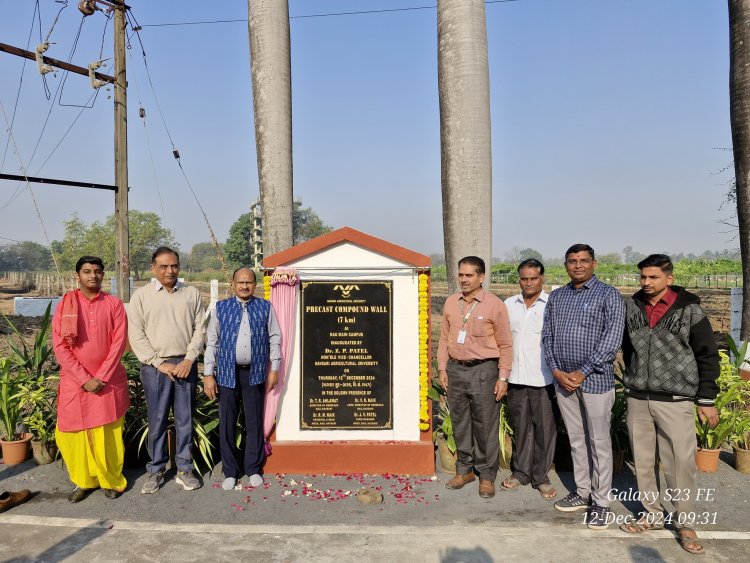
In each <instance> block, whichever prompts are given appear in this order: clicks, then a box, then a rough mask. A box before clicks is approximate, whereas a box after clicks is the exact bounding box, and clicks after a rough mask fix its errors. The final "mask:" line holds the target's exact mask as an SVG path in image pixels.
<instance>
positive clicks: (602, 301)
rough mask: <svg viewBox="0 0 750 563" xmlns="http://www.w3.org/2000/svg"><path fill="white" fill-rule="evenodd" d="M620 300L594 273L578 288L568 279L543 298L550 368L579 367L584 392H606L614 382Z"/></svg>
mask: <svg viewBox="0 0 750 563" xmlns="http://www.w3.org/2000/svg"><path fill="white" fill-rule="evenodd" d="M624 327H625V303H624V301H623V299H622V297H621V296H620V293H619V292H618V291H617V290H616V289H615V288H614V287H612V286H610V285H607V284H605V283H602V282H601V281H599V280H598V279H597V277H596V276H593V277H592V278H591V279H589V280H588V281H586V282H585V283H584V284H583V285H581V287H579V288H575V287H573V284H571V283H569V284H567V285H565V286H563V287H561V288H558V289H556V290H555V291H553V292H552V293H551V294H550V296H549V300H548V302H547V308H546V310H545V314H544V327H543V329H542V345H543V346H544V354H545V357H546V358H547V363H548V364H549V366H550V368H551V369H552V370H553V371H554V370H562V371H565V372H573V371H576V370H581V372H582V373H583V374H584V375H585V376H586V379H585V380H584V381H583V383H582V384H581V387H580V389H581V391H583V392H584V393H606V392H607V391H609V390H610V389H612V387H613V385H614V368H613V365H612V363H613V362H614V359H615V356H616V355H617V351H618V350H619V348H620V345H621V344H622V335H623V330H624Z"/></svg>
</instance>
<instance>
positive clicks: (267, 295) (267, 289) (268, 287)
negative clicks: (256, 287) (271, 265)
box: [263, 275, 271, 299]
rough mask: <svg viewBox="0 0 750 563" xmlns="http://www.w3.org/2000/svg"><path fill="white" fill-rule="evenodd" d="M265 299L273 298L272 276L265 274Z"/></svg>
mask: <svg viewBox="0 0 750 563" xmlns="http://www.w3.org/2000/svg"><path fill="white" fill-rule="evenodd" d="M263 299H271V276H269V275H265V276H263Z"/></svg>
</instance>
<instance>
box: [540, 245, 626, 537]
mask: <svg viewBox="0 0 750 563" xmlns="http://www.w3.org/2000/svg"><path fill="white" fill-rule="evenodd" d="M565 269H566V271H567V272H568V276H569V277H570V283H569V284H567V285H565V286H563V287H561V288H558V289H556V290H555V291H553V292H552V293H551V294H550V296H549V300H548V302H547V308H546V311H545V315H544V326H543V329H542V345H543V346H544V354H545V357H546V358H547V363H548V364H549V367H550V369H551V370H552V375H553V376H554V378H555V383H556V385H557V390H558V391H557V402H558V405H559V406H560V412H561V413H562V417H563V420H564V421H565V427H566V428H567V430H568V436H569V438H570V450H571V454H572V457H573V472H574V477H575V482H576V491H575V492H572V493H570V494H569V495H568V496H567V497H565V498H564V499H562V500H559V501H557V502H556V503H555V508H556V509H557V510H560V511H562V512H576V511H579V510H586V511H587V514H586V519H585V522H586V524H587V525H588V527H589V528H592V529H596V530H602V529H606V528H607V527H609V524H610V522H611V513H610V510H609V503H610V500H609V498H608V495H607V493H608V491H609V490H610V488H611V486H612V440H611V438H610V433H609V428H610V419H611V415H612V404H613V403H614V400H615V389H614V382H615V378H614V369H613V365H612V364H613V362H614V359H615V356H616V354H617V351H618V350H619V348H620V344H621V343H622V336H623V329H624V326H625V303H624V301H623V299H622V297H621V296H620V293H619V292H618V291H617V290H616V289H615V288H614V287H612V286H609V285H607V284H605V283H602V282H601V281H599V280H598V279H597V277H596V276H595V275H594V270H595V269H596V260H595V259H594V249H593V248H591V247H590V246H589V245H588V244H574V245H573V246H571V247H570V248H569V249H568V250H567V252H566V253H565Z"/></svg>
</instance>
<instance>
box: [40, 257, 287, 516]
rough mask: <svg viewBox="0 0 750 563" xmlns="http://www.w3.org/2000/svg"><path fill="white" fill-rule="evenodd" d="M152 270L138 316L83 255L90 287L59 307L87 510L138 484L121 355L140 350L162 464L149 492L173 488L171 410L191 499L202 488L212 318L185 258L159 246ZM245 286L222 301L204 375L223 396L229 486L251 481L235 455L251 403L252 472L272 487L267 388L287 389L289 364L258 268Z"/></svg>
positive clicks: (70, 447) (57, 336)
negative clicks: (258, 283) (265, 467)
mask: <svg viewBox="0 0 750 563" xmlns="http://www.w3.org/2000/svg"><path fill="white" fill-rule="evenodd" d="M151 272H152V273H153V275H154V279H153V280H152V283H150V284H147V285H145V286H143V287H141V288H139V289H138V290H136V291H135V292H134V293H133V296H132V299H131V301H130V304H129V305H128V310H127V314H126V313H125V307H124V306H123V304H122V302H121V301H120V300H119V299H117V298H116V297H113V296H111V295H109V294H107V293H106V292H104V291H102V281H103V279H104V264H103V262H102V260H101V259H100V258H98V257H95V256H83V257H81V258H80V260H78V263H77V264H76V274H75V275H76V279H77V281H78V285H79V289H76V290H73V291H70V292H68V293H66V294H65V296H64V297H63V299H62V301H61V303H60V304H59V305H58V307H57V309H56V310H55V314H54V316H53V320H52V339H53V347H54V351H55V355H56V356H57V359H58V362H59V364H60V386H59V396H58V419H57V430H56V435H55V437H56V440H57V444H58V447H59V449H60V452H61V454H62V457H63V459H64V461H65V464H66V466H67V468H68V473H69V476H70V479H71V481H72V482H73V483H74V484H75V489H74V490H73V492H72V493H71V494H70V496H69V497H68V500H69V501H70V502H73V503H75V502H80V501H82V500H83V499H85V498H86V497H87V496H88V495H90V494H91V493H92V492H93V491H95V490H97V489H99V488H101V489H104V494H105V496H106V497H108V498H117V497H118V496H119V495H120V494H122V492H123V491H124V490H125V488H126V486H127V482H126V479H125V477H124V476H123V473H122V466H123V457H124V449H123V438H122V429H123V421H124V417H125V412H126V411H127V409H128V406H129V404H130V399H129V397H130V395H129V389H128V381H127V376H126V373H125V369H124V368H123V366H122V364H121V362H120V358H121V357H122V354H123V352H124V351H125V349H126V346H127V345H128V343H129V345H130V347H131V348H132V350H133V352H134V353H135V355H136V356H137V357H138V360H139V361H140V362H141V368H140V379H141V383H142V384H143V389H144V392H145V397H146V404H147V409H148V414H147V416H148V440H147V449H148V454H149V458H150V461H149V462H148V464H147V465H146V470H147V473H148V474H147V476H146V479H145V481H144V483H143V485H142V487H141V492H142V493H144V494H152V493H155V492H156V491H158V490H159V487H161V485H162V484H163V483H164V474H165V469H166V466H167V461H168V459H169V455H168V450H167V428H168V426H169V423H170V412H172V413H173V417H174V431H175V452H174V454H175V456H174V457H175V465H176V466H177V474H176V476H175V481H176V483H177V484H178V485H180V486H181V487H182V488H183V489H185V490H188V491H191V490H194V489H198V488H200V487H201V482H200V480H199V479H198V478H197V477H196V476H195V474H194V472H193V459H192V454H191V448H192V442H193V409H194V403H195V391H196V384H197V382H198V369H197V363H196V360H197V359H198V356H200V354H201V353H202V352H203V349H204V344H205V341H206V327H205V324H206V312H205V309H204V306H203V303H202V300H201V296H200V293H199V291H198V290H197V289H196V288H194V287H191V286H187V285H185V284H183V283H182V282H181V281H180V280H179V273H180V257H179V255H178V253H177V252H175V251H174V250H172V249H171V248H167V247H161V248H158V249H156V251H155V252H154V253H153V255H152V260H151ZM233 287H234V289H235V297H232V298H229V299H225V300H223V301H219V302H218V303H217V305H216V312H215V313H214V314H213V315H211V318H210V321H209V324H208V345H207V349H206V369H205V370H204V371H205V376H204V389H205V392H206V393H207V395H208V396H209V397H210V398H216V397H218V399H219V418H220V429H221V431H220V434H221V455H222V462H223V463H222V465H223V470H224V474H225V477H226V480H225V482H224V488H225V489H233V488H234V486H235V484H236V482H237V479H238V478H239V477H240V476H241V475H240V474H241V472H240V469H239V467H238V466H237V462H236V459H235V458H236V454H237V450H236V446H235V436H236V422H237V416H238V410H239V403H240V400H242V402H243V405H244V410H245V422H246V429H247V444H248V445H247V448H246V454H245V464H244V468H243V469H244V471H245V473H246V474H247V475H248V477H249V478H250V484H251V485H252V486H255V487H257V486H259V485H260V484H262V482H263V478H262V477H261V475H260V471H261V465H262V463H263V460H264V448H263V442H264V434H263V405H264V396H265V388H266V384H268V386H269V387H270V388H272V387H273V386H274V385H275V384H276V381H277V378H278V371H277V370H278V363H279V359H280V346H279V344H280V331H279V328H278V323H277V321H276V318H275V316H274V314H273V309H272V308H271V306H270V303H269V302H268V301H265V300H263V299H259V298H255V297H254V296H253V291H254V290H255V274H254V272H253V271H252V270H250V269H247V268H240V269H238V270H237V271H235V272H234V276H233ZM269 360H270V363H271V371H270V375H269V373H268V370H267V366H268V362H269ZM215 376H216V377H215ZM267 378H268V381H267ZM217 380H218V384H217Z"/></svg>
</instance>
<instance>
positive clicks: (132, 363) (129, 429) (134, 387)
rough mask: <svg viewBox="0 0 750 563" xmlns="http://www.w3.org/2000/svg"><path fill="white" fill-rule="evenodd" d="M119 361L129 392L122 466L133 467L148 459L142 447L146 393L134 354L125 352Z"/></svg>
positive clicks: (145, 424) (124, 426)
mask: <svg viewBox="0 0 750 563" xmlns="http://www.w3.org/2000/svg"><path fill="white" fill-rule="evenodd" d="M120 361H121V362H122V365H123V366H125V372H126V373H127V376H128V393H129V394H130V408H129V409H128V410H127V412H126V413H125V422H124V424H123V429H122V440H123V442H124V445H125V460H124V467H125V468H128V469H133V468H137V467H143V466H144V465H145V464H146V462H147V461H148V457H147V456H146V453H145V448H144V446H145V444H146V439H147V438H148V411H147V409H146V394H145V392H144V391H143V384H142V383H141V372H140V369H141V363H140V362H139V361H138V358H137V357H136V356H135V354H133V352H125V354H123V356H122V358H121V360H120Z"/></svg>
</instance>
